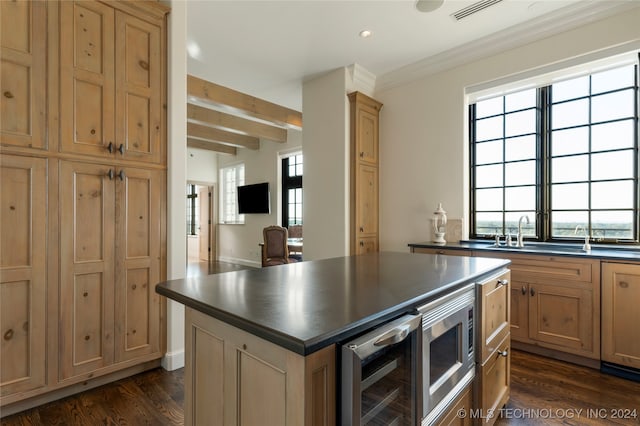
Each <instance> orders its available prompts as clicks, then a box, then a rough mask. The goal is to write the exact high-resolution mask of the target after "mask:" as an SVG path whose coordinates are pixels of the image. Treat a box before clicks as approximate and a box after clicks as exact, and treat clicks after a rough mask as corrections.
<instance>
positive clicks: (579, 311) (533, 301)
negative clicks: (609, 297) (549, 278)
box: [529, 283, 600, 358]
mask: <svg viewBox="0 0 640 426" xmlns="http://www.w3.org/2000/svg"><path fill="white" fill-rule="evenodd" d="M529 296H530V297H529V337H530V338H532V339H534V340H537V341H539V342H546V343H550V344H553V345H556V346H559V347H561V348H563V349H565V350H567V351H568V352H572V353H577V354H581V355H583V356H587V357H591V358H598V357H599V356H600V348H599V345H598V346H597V347H595V346H594V334H593V333H594V328H593V318H594V306H593V292H592V291H590V290H586V289H583V288H573V287H563V286H560V285H553V284H549V285H547V284H533V283H531V284H529Z"/></svg>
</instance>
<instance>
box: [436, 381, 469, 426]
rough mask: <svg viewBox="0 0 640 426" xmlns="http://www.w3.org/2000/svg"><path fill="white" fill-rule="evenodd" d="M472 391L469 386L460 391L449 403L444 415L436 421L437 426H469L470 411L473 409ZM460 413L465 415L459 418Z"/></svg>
mask: <svg viewBox="0 0 640 426" xmlns="http://www.w3.org/2000/svg"><path fill="white" fill-rule="evenodd" d="M472 398H473V390H472V386H471V385H469V386H467V387H466V388H465V389H463V390H462V393H461V394H460V395H459V396H458V397H457V398H456V399H455V400H454V401H453V402H451V405H450V407H449V408H448V409H447V411H446V412H445V414H444V415H443V416H442V417H441V418H440V419H438V420H437V421H436V422H435V424H436V425H437V426H471V424H472V421H471V414H470V413H471V409H472V408H473V399H472ZM461 413H465V415H463V416H461V415H460V414H461Z"/></svg>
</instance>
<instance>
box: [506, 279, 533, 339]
mask: <svg viewBox="0 0 640 426" xmlns="http://www.w3.org/2000/svg"><path fill="white" fill-rule="evenodd" d="M513 275H514V274H513V273H512V275H511V276H512V277H513ZM510 318H511V339H512V340H515V341H519V342H528V341H529V285H528V284H527V283H524V282H521V281H516V280H512V281H511V317H510Z"/></svg>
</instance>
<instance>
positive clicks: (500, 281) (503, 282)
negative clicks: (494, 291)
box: [496, 280, 509, 287]
mask: <svg viewBox="0 0 640 426" xmlns="http://www.w3.org/2000/svg"><path fill="white" fill-rule="evenodd" d="M501 285H504V286H507V285H509V280H498V284H496V287H500V286H501Z"/></svg>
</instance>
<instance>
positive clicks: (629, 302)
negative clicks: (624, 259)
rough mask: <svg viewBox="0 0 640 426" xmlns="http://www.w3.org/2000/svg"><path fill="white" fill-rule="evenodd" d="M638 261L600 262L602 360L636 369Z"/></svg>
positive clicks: (639, 359) (639, 356)
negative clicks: (634, 262) (629, 262)
mask: <svg viewBox="0 0 640 426" xmlns="http://www.w3.org/2000/svg"><path fill="white" fill-rule="evenodd" d="M638 301H640V264H622V263H609V262H603V264H602V360H603V361H608V362H612V363H615V364H620V365H625V366H628V367H633V368H640V327H639V324H640V309H639V307H638Z"/></svg>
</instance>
